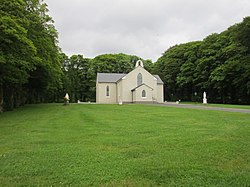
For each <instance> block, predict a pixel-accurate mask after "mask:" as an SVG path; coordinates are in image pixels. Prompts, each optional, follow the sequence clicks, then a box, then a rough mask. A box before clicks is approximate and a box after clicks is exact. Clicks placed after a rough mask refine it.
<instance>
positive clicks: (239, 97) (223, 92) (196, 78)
mask: <svg viewBox="0 0 250 187" xmlns="http://www.w3.org/2000/svg"><path fill="white" fill-rule="evenodd" d="M154 73H157V74H159V75H160V77H161V78H162V79H163V81H164V83H165V99H166V100H172V101H174V100H179V99H180V100H186V101H201V100H202V93H203V92H204V91H206V92H207V93H208V94H207V96H208V101H209V102H216V103H233V104H250V17H246V18H244V20H243V21H242V22H241V23H239V24H235V25H233V26H231V27H229V28H228V29H227V30H226V31H224V32H222V33H220V34H216V33H214V34H211V35H209V36H207V37H206V38H205V39H204V40H203V41H196V42H189V43H185V44H181V45H176V46H173V47H171V48H169V49H168V50H167V51H166V52H165V53H164V54H163V55H162V56H161V57H160V58H159V59H158V60H157V62H156V63H154Z"/></svg>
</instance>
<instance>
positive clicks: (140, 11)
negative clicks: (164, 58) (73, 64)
mask: <svg viewBox="0 0 250 187" xmlns="http://www.w3.org/2000/svg"><path fill="white" fill-rule="evenodd" d="M45 2H46V3H47V4H48V8H49V10H50V12H49V14H50V15H51V16H52V17H53V19H54V20H55V26H56V28H57V30H58V32H59V42H60V44H59V45H60V47H61V48H62V50H63V52H65V53H66V54H68V55H72V54H78V53H80V54H84V55H85V56H86V57H95V56H97V55H99V54H103V53H119V52H122V53H127V54H133V55H138V56H140V57H142V58H145V59H152V60H153V61H156V60H157V58H158V57H160V55H161V54H162V53H163V52H164V51H165V50H167V49H168V48H169V47H170V46H172V45H175V44H179V43H185V42H189V41H195V40H202V39H203V38H204V37H206V36H207V35H209V34H211V33H214V32H222V31H223V30H225V29H226V28H228V27H229V26H231V25H233V24H235V23H237V22H240V21H242V19H243V17H246V16H248V13H249V12H250V1H248V0H241V1H239V0H210V1H207V0H189V1H184V0H71V1H68V0H53V1H49V0H45Z"/></svg>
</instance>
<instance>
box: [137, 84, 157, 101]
mask: <svg viewBox="0 0 250 187" xmlns="http://www.w3.org/2000/svg"><path fill="white" fill-rule="evenodd" d="M143 90H145V93H146V97H142V91H143ZM134 92H135V94H134V102H152V101H153V99H152V97H153V91H152V89H150V88H149V87H147V86H145V85H142V86H140V87H139V88H137V89H136V90H135V91H134Z"/></svg>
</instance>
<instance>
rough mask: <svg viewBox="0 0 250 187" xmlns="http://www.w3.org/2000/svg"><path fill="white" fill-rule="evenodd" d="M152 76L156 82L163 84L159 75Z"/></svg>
mask: <svg viewBox="0 0 250 187" xmlns="http://www.w3.org/2000/svg"><path fill="white" fill-rule="evenodd" d="M154 77H155V78H157V84H164V82H163V81H162V80H161V78H160V77H159V75H154Z"/></svg>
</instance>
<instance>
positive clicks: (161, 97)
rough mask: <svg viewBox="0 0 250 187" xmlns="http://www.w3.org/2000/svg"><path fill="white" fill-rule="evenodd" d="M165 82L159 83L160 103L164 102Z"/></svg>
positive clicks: (158, 95) (158, 98)
mask: <svg viewBox="0 0 250 187" xmlns="http://www.w3.org/2000/svg"><path fill="white" fill-rule="evenodd" d="M163 92H164V90H163V84H158V85H157V102H158V103H163V102H164V96H163V95H164V94H163Z"/></svg>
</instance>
